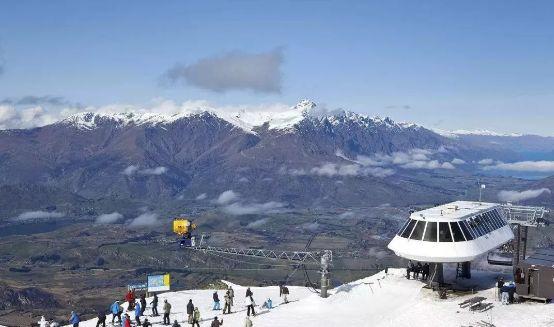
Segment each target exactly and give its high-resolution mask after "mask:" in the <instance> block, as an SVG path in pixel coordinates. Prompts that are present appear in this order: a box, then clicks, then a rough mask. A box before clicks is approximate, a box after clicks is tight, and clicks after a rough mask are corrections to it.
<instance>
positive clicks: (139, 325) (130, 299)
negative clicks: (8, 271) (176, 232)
mask: <svg viewBox="0 0 554 327" xmlns="http://www.w3.org/2000/svg"><path fill="white" fill-rule="evenodd" d="M288 295H289V289H288V288H287V287H286V286H284V285H283V284H281V285H280V286H279V296H280V297H282V298H283V303H288ZM212 297H213V310H221V306H220V300H219V295H218V292H217V291H215V292H214V293H213V296H212ZM223 298H224V301H225V305H224V307H223V314H224V315H225V314H230V313H232V311H231V309H232V307H233V306H234V298H235V291H234V290H233V287H232V286H229V288H228V289H227V290H226V291H225V295H224V297H223ZM245 298H246V318H245V322H244V327H253V323H252V320H251V319H250V315H252V316H255V315H256V311H255V309H254V307H255V306H256V302H255V301H254V293H253V292H252V290H251V289H250V288H247V289H246V295H245ZM125 302H127V311H128V312H134V320H135V324H134V326H135V327H151V326H152V323H151V322H150V321H149V320H148V318H147V317H145V315H144V313H145V311H146V307H147V301H146V295H145V294H141V295H140V296H139V298H138V301H137V297H136V294H135V290H129V291H128V292H127V293H126V294H125ZM150 305H151V306H152V315H151V316H152V317H157V316H159V313H158V295H157V294H154V296H153V297H152V300H151V301H150ZM272 308H273V301H272V300H271V298H268V299H267V300H266V301H265V302H264V303H263V305H262V309H272ZM162 310H163V324H164V325H171V327H181V325H180V324H179V322H178V321H177V320H175V321H174V322H173V324H171V321H170V314H171V304H170V303H169V302H168V301H167V299H164V302H163V307H162ZM128 312H124V308H123V306H122V304H121V303H120V301H115V302H113V303H112V304H111V305H110V308H109V313H111V315H112V321H111V325H112V326H116V325H115V323H116V319H117V324H118V326H121V327H131V326H132V323H131V317H130V315H129V313H128ZM187 315H188V320H187V322H188V323H189V324H191V325H192V327H200V322H201V321H202V318H201V315H200V310H199V308H198V307H196V306H195V305H194V304H193V303H192V299H190V300H189V302H188V304H187ZM97 317H98V319H97V322H96V327H100V326H101V327H106V319H107V318H106V312H105V311H103V310H101V311H99V312H98V315H97ZM141 317H144V320H141ZM80 321H81V319H80V317H79V315H78V314H77V313H76V312H74V311H71V316H70V317H69V322H70V324H71V325H72V326H73V327H78V326H79V323H80ZM38 323H39V326H40V327H59V326H60V324H58V323H56V322H51V323H49V322H48V321H46V319H45V318H44V317H42V318H41V320H40V321H39V322H38ZM222 325H223V319H218V317H217V316H216V317H214V319H213V320H212V323H211V325H210V327H220V326H222Z"/></svg>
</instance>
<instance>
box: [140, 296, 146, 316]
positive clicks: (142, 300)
mask: <svg viewBox="0 0 554 327" xmlns="http://www.w3.org/2000/svg"><path fill="white" fill-rule="evenodd" d="M145 310H146V295H145V294H141V296H140V315H141V316H144V311H145Z"/></svg>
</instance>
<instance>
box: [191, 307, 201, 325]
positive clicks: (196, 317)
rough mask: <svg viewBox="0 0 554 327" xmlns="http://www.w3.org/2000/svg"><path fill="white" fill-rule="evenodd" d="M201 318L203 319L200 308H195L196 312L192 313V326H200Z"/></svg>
mask: <svg viewBox="0 0 554 327" xmlns="http://www.w3.org/2000/svg"><path fill="white" fill-rule="evenodd" d="M200 320H202V317H200V310H198V307H196V308H194V314H193V315H192V327H194V325H196V327H200Z"/></svg>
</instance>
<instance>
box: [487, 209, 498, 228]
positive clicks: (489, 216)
mask: <svg viewBox="0 0 554 327" xmlns="http://www.w3.org/2000/svg"><path fill="white" fill-rule="evenodd" d="M492 213H493V211H489V212H487V213H485V216H487V219H488V220H489V221H490V222H491V223H492V225H493V226H494V229H495V230H497V229H499V228H500V227H502V225H501V224H500V221H498V219H497V218H496V217H495V215H493V214H492Z"/></svg>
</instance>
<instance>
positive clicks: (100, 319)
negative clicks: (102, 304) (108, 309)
mask: <svg viewBox="0 0 554 327" xmlns="http://www.w3.org/2000/svg"><path fill="white" fill-rule="evenodd" d="M100 325H102V327H106V314H105V313H104V311H103V310H101V311H98V321H97V322H96V327H98V326H100Z"/></svg>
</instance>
